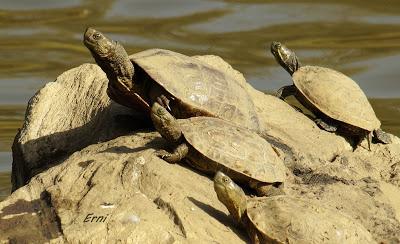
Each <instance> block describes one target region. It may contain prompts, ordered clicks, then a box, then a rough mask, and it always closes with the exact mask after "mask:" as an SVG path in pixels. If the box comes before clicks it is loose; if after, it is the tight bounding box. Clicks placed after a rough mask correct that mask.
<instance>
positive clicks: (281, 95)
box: [275, 85, 297, 100]
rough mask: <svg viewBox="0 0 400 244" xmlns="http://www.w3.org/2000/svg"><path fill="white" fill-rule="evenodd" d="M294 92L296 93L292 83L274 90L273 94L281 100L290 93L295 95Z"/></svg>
mask: <svg viewBox="0 0 400 244" xmlns="http://www.w3.org/2000/svg"><path fill="white" fill-rule="evenodd" d="M296 93H297V88H296V87H295V86H294V85H291V86H283V87H281V88H280V89H279V90H278V91H277V92H276V94H275V96H276V97H279V98H280V99H282V100H285V98H286V97H288V96H291V95H296Z"/></svg>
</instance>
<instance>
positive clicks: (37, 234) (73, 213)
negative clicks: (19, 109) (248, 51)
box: [0, 56, 400, 243]
mask: <svg viewBox="0 0 400 244" xmlns="http://www.w3.org/2000/svg"><path fill="white" fill-rule="evenodd" d="M197 58H199V59H202V60H203V61H206V62H208V63H210V64H211V65H216V66H218V67H219V68H220V69H232V67H230V66H229V65H227V64H226V63H225V62H223V60H222V59H220V58H218V57H215V56H197ZM236 74H237V76H238V77H239V78H240V80H242V81H243V82H242V83H241V85H242V86H243V87H244V88H245V89H246V90H247V91H248V92H249V94H250V95H251V97H252V98H253V101H254V103H255V105H256V110H257V112H258V115H259V118H260V121H261V123H262V126H263V132H262V135H263V137H265V138H266V139H267V140H268V141H269V142H270V143H271V144H272V145H273V146H274V149H275V150H276V151H277V152H278V153H279V155H280V157H282V158H283V159H284V161H285V165H286V167H287V181H286V182H285V192H286V194H288V195H292V196H295V197H300V198H304V199H310V200H313V201H316V202H320V203H323V204H324V205H326V206H329V207H331V208H334V209H337V211H339V212H340V213H343V214H345V215H348V216H350V217H352V219H353V220H354V221H357V222H359V223H360V224H362V225H363V226H364V227H365V228H366V229H368V231H370V233H371V234H372V237H373V238H374V239H375V241H377V242H384V243H398V242H400V222H399V220H400V139H399V138H397V137H394V136H392V140H393V143H391V144H388V145H382V144H373V145H372V147H371V151H368V150H367V145H366V144H367V143H366V141H364V142H363V143H362V145H361V146H360V147H358V148H357V149H356V150H355V151H354V152H353V150H352V147H351V146H350V144H349V143H348V142H347V141H346V140H345V139H344V138H343V137H341V136H338V135H335V134H333V133H328V132H325V131H322V130H320V129H319V128H318V127H317V126H316V125H315V124H314V122H313V121H312V120H310V119H309V118H308V117H307V116H305V115H303V114H301V113H299V112H298V111H296V110H295V109H294V108H292V107H291V106H289V105H288V104H286V103H285V102H283V101H281V100H279V99H277V98H275V97H273V96H269V95H265V94H263V93H261V92H259V91H256V90H255V89H253V88H252V87H251V86H250V85H248V84H247V83H246V81H245V80H244V78H243V76H242V75H241V74H240V73H239V72H236ZM106 87H107V80H106V77H105V74H104V73H103V72H102V71H101V69H100V68H98V67H97V66H96V65H92V64H84V65H81V66H80V67H77V68H75V69H72V70H69V71H67V72H65V73H64V74H62V75H61V76H60V77H58V78H57V80H56V81H55V82H51V83H49V84H47V85H46V86H45V87H44V88H42V89H41V90H40V91H38V93H37V94H36V95H35V96H34V97H33V98H32V99H31V100H30V102H29V106H28V108H27V113H26V119H25V123H24V125H23V127H22V128H21V131H20V132H19V134H18V135H17V136H16V139H15V142H14V145H13V156H14V162H13V174H12V176H13V189H14V190H15V191H14V192H13V194H12V195H11V196H9V197H8V198H7V199H6V200H5V201H3V202H0V239H1V240H8V241H10V242H12V241H21V240H27V239H30V240H37V241H38V242H42V241H43V240H53V241H54V242H78V241H81V242H98V241H104V240H106V241H109V242H116V241H122V242H132V243H173V242H184V243H185V242H187V243H196V242H198V243H207V242H217V243H229V242H231V243H246V242H248V241H249V239H248V237H247V235H246V232H245V231H243V230H242V229H241V228H240V226H238V225H236V224H235V223H234V221H233V220H232V219H231V218H230V216H228V211H227V210H226V208H225V207H224V206H223V205H222V203H220V202H219V201H218V199H217V197H216V194H215V193H214V189H213V182H212V176H209V175H205V174H202V173H200V172H198V171H197V170H195V169H192V168H190V167H188V166H186V165H185V164H184V163H181V164H168V163H167V162H165V161H163V160H161V159H159V158H158V157H156V156H155V155H154V151H155V150H157V149H160V148H168V143H167V142H166V141H165V140H164V139H162V138H161V137H160V135H159V134H158V133H157V132H154V130H153V129H151V128H145V127H146V126H144V125H146V121H145V119H144V117H143V116H142V115H139V114H136V113H135V112H133V111H131V110H129V109H127V108H124V107H122V106H119V105H117V104H115V103H114V102H112V101H110V100H109V98H108V97H107V95H106V92H105V90H106ZM147 125H150V124H147ZM147 127H149V126H147ZM140 128H141V129H140ZM17 223H18V227H17ZM316 224H318V223H316ZM33 238H36V239H33Z"/></svg>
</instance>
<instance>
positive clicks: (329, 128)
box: [314, 118, 338, 132]
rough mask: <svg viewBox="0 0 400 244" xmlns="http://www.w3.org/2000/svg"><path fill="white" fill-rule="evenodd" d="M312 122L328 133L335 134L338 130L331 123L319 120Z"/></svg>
mask: <svg viewBox="0 0 400 244" xmlns="http://www.w3.org/2000/svg"><path fill="white" fill-rule="evenodd" d="M314 122H315V123H316V124H317V125H318V127H319V128H321V129H323V130H326V131H329V132H335V131H337V129H338V128H337V125H336V124H334V123H332V122H327V121H324V120H322V119H320V118H318V119H315V120H314Z"/></svg>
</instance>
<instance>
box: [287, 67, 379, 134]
mask: <svg viewBox="0 0 400 244" xmlns="http://www.w3.org/2000/svg"><path fill="white" fill-rule="evenodd" d="M292 78H293V83H294V85H295V86H296V87H297V89H298V90H299V91H300V92H301V93H302V94H303V95H304V97H305V98H306V99H307V100H308V101H309V102H310V103H311V104H313V105H314V106H315V107H316V108H317V109H319V110H320V111H321V112H322V113H324V114H325V115H327V116H329V117H330V118H332V119H335V120H338V121H340V122H343V123H346V124H349V125H353V126H356V127H359V128H362V129H364V130H367V131H373V130H375V129H378V128H379V127H380V125H381V122H380V121H379V119H378V118H377V117H376V115H375V112H374V110H373V109H372V106H371V104H370V103H369V102H368V99H367V97H366V96H365V94H364V92H363V91H362V90H361V88H360V87H359V86H358V84H357V83H356V82H355V81H354V80H352V79H350V78H349V77H347V76H346V75H344V74H342V73H340V72H338V71H335V70H332V69H329V68H323V67H318V66H303V67H301V68H300V69H298V70H297V71H296V72H295V73H294V74H293V77H292Z"/></svg>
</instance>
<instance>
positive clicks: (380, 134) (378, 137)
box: [373, 129, 392, 144]
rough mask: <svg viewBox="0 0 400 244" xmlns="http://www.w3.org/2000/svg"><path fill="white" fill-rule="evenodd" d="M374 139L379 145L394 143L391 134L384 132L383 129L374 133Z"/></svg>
mask: <svg viewBox="0 0 400 244" xmlns="http://www.w3.org/2000/svg"><path fill="white" fill-rule="evenodd" d="M373 135H374V137H373V139H374V142H378V143H383V144H389V143H391V142H392V139H391V138H390V136H389V134H388V133H386V132H384V131H383V130H382V129H376V130H374V131H373Z"/></svg>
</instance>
